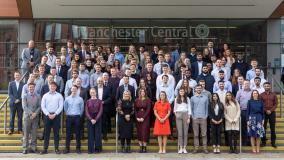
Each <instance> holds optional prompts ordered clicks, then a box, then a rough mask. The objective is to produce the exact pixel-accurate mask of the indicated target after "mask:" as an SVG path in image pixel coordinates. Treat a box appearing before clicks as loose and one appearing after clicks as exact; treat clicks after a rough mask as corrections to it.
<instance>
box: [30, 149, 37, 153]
mask: <svg viewBox="0 0 284 160" xmlns="http://www.w3.org/2000/svg"><path fill="white" fill-rule="evenodd" d="M29 152H30V153H37V150H33V149H31V150H29Z"/></svg>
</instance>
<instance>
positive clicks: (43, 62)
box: [37, 55, 51, 74]
mask: <svg viewBox="0 0 284 160" xmlns="http://www.w3.org/2000/svg"><path fill="white" fill-rule="evenodd" d="M47 60H48V57H47V56H46V55H43V56H42V57H41V61H40V64H38V65H37V67H38V68H39V67H40V66H44V69H45V71H44V72H45V74H49V72H50V68H51V67H50V66H49V65H48V64H46V63H47Z"/></svg>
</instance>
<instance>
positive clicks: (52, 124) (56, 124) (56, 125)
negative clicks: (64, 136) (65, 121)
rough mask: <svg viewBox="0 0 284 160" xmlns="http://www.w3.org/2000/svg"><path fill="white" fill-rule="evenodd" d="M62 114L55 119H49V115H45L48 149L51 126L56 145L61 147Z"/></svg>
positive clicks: (45, 140)
mask: <svg viewBox="0 0 284 160" xmlns="http://www.w3.org/2000/svg"><path fill="white" fill-rule="evenodd" d="M60 119H61V118H60V114H59V115H57V116H56V117H55V118H54V119H52V120H51V119H49V117H48V116H45V117H44V149H46V150H47V149H48V146H49V138H50V132H51V128H52V129H53V134H54V147H55V149H58V147H59V129H60Z"/></svg>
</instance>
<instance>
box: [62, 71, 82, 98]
mask: <svg viewBox="0 0 284 160" xmlns="http://www.w3.org/2000/svg"><path fill="white" fill-rule="evenodd" d="M78 76H79V72H78V71H77V70H73V71H72V79H69V80H68V81H67V82H66V85H65V90H64V97H67V96H68V95H69V94H68V93H69V91H70V89H71V87H72V86H73V85H74V84H75V82H76V79H77V78H78Z"/></svg>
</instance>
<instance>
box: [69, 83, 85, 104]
mask: <svg viewBox="0 0 284 160" xmlns="http://www.w3.org/2000/svg"><path fill="white" fill-rule="evenodd" d="M79 89H80V95H79V96H80V97H81V98H82V99H83V100H84V103H85V102H86V101H87V100H88V99H89V90H88V89H87V88H83V87H81V88H79ZM70 95H71V88H70V89H69V91H68V96H70Z"/></svg>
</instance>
